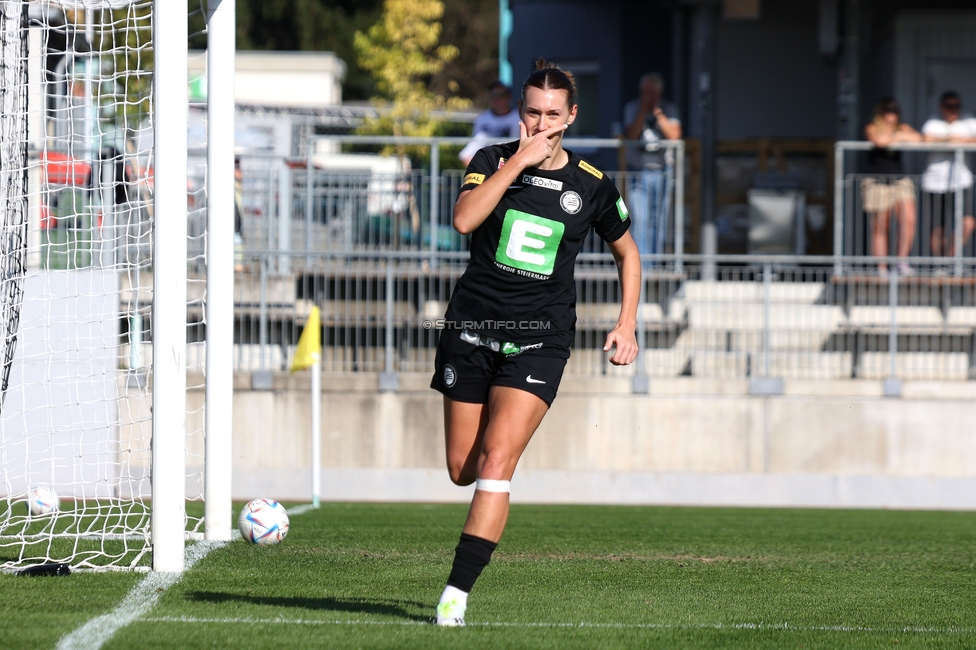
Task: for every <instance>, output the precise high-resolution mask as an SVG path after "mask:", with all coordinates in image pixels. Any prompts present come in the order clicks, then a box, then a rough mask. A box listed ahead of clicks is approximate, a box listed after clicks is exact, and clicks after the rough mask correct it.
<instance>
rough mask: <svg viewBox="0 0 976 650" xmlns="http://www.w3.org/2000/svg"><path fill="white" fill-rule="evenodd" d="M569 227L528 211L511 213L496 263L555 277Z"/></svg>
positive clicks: (509, 213)
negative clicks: (558, 254)
mask: <svg viewBox="0 0 976 650" xmlns="http://www.w3.org/2000/svg"><path fill="white" fill-rule="evenodd" d="M565 229H566V225H565V224H562V223H560V222H558V221H553V220H552V219H545V218H543V217H537V216H535V215H534V214H529V213H527V212H519V211H518V210H508V211H507V212H506V213H505V222H504V223H503V224H502V235H501V239H499V240H498V249H497V250H496V251H495V260H496V261H497V262H499V263H501V264H504V265H506V266H511V267H514V268H516V269H522V270H523V271H531V272H532V273H538V274H539V275H552V269H553V267H554V266H555V265H556V251H557V250H558V249H559V242H560V241H562V239H563V231H564V230H565Z"/></svg>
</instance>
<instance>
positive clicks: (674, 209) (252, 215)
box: [240, 136, 685, 267]
mask: <svg viewBox="0 0 976 650" xmlns="http://www.w3.org/2000/svg"><path fill="white" fill-rule="evenodd" d="M469 141H470V138H456V137H454V138H407V137H404V138H394V137H389V136H318V137H316V138H313V139H312V140H310V141H309V142H308V143H307V146H306V151H313V152H314V151H315V150H316V149H317V148H321V149H324V150H326V151H324V152H320V153H319V154H315V153H313V154H312V155H311V156H306V157H305V158H304V159H302V160H289V159H285V158H282V157H276V156H264V155H249V154H242V155H241V156H240V160H241V171H242V174H243V183H242V190H243V191H242V195H243V198H242V201H241V203H242V204H243V210H242V212H243V226H242V234H243V238H244V242H245V245H246V246H247V248H248V249H258V250H278V251H282V252H283V257H282V258H281V259H280V260H279V263H280V264H285V263H287V261H288V258H289V256H288V254H287V253H288V251H290V250H293V249H301V250H316V251H322V250H329V251H339V252H341V251H362V250H366V251H369V250H393V251H426V252H428V253H430V254H431V256H432V259H433V258H434V257H436V253H438V252H444V251H465V250H467V238H466V237H463V236H461V235H459V234H457V233H456V232H455V231H454V229H453V227H452V225H451V224H452V212H453V206H454V200H455V198H456V196H457V192H458V189H459V188H460V185H461V177H462V176H463V173H464V170H462V169H442V166H441V162H440V161H441V153H440V152H441V149H442V148H444V147H452V146H453V147H456V148H457V147H461V146H463V145H465V144H467V143H468V142H469ZM317 143H321V145H322V146H321V147H317ZM343 144H348V145H358V146H360V147H362V146H385V145H402V146H411V147H426V148H427V149H428V150H429V157H430V168H429V170H415V169H409V168H405V167H404V166H402V165H400V164H399V163H398V161H397V159H396V158H395V157H392V156H391V157H387V158H386V159H385V161H378V159H379V157H378V156H373V157H372V160H373V163H377V162H379V163H380V164H373V165H372V166H371V165H370V164H369V163H370V159H369V157H367V156H363V155H358V156H357V155H356V154H338V155H337V154H336V153H329V150H338V148H339V147H340V146H341V145H343ZM564 144H565V146H566V147H567V148H570V149H574V150H578V151H579V152H580V153H581V154H582V157H584V158H586V157H588V155H589V153H591V152H599V151H601V150H602V151H604V152H609V153H612V154H613V157H614V158H616V157H617V152H618V151H619V150H620V149H621V148H625V147H632V146H638V145H639V143H637V142H629V141H621V140H617V139H585V138H566V139H565V140H564ZM652 148H654V149H659V150H662V151H664V152H665V153H666V160H667V161H668V163H667V168H666V170H665V177H666V185H665V187H664V201H663V204H664V206H665V209H666V212H665V215H664V216H665V219H664V222H663V223H662V224H661V226H660V228H659V231H660V233H662V234H663V233H665V232H666V237H659V238H658V239H657V240H656V241H657V242H659V244H657V245H656V248H655V249H654V250H652V251H647V252H648V253H649V254H660V253H672V254H675V255H677V260H678V261H677V264H678V266H679V267H680V266H681V264H682V259H683V251H684V245H685V244H684V233H685V212H684V203H685V201H684V143H683V142H681V141H664V142H661V143H658V144H655V145H652ZM316 159H318V160H319V161H320V164H317V163H316ZM605 173H606V174H607V175H608V176H609V177H610V178H611V179H612V180H613V181H614V182H615V183H616V185H617V187H618V188H619V189H620V191H621V193H622V194H624V195H625V197H626V195H628V194H630V195H632V197H633V196H637V194H636V192H635V191H634V189H633V188H635V187H638V186H639V185H640V178H641V172H616V171H606V172H605ZM645 196H647V197H648V198H647V199H646V200H647V201H651V200H652V197H650V195H645ZM628 206H629V207H630V209H631V214H632V216H634V217H635V221H637V218H636V216H637V215H641V214H645V215H649V214H652V210H653V209H654V206H652V205H640V206H635V205H631V204H630V203H628ZM647 227H650V226H647ZM584 251H587V252H592V253H598V252H606V248H605V247H604V246H603V244H602V242H600V241H598V240H597V239H596V238H591V240H590V241H588V242H587V244H586V246H585V247H584ZM311 260H312V258H309V260H307V261H309V262H310V261H311Z"/></svg>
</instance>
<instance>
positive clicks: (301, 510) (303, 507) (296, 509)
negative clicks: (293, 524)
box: [287, 503, 317, 517]
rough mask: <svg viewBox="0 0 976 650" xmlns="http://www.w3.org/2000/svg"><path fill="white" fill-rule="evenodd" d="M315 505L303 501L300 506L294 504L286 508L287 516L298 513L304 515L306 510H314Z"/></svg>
mask: <svg viewBox="0 0 976 650" xmlns="http://www.w3.org/2000/svg"><path fill="white" fill-rule="evenodd" d="M316 507H317V506H315V505H314V504H311V503H305V504H302V505H300V506H295V507H294V508H289V509H288V510H287V512H288V516H289V517H297V516H298V515H304V514H305V513H306V512H311V511H312V510H315V509H316Z"/></svg>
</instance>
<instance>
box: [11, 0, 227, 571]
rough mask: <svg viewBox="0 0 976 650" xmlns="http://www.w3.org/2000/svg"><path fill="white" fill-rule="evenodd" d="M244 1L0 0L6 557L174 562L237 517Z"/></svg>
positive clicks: (14, 566)
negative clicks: (197, 70)
mask: <svg viewBox="0 0 976 650" xmlns="http://www.w3.org/2000/svg"><path fill="white" fill-rule="evenodd" d="M188 23H192V24H195V25H202V27H200V28H199V29H200V30H201V31H199V32H196V33H194V34H190V32H189V28H188ZM234 23H235V19H234V2H233V0H0V157H2V161H3V164H2V165H0V169H2V171H0V335H2V338H0V363H3V366H2V367H0V391H2V392H0V473H2V481H0V571H8V572H9V571H18V570H21V569H24V568H27V567H31V566H35V565H38V564H50V563H64V564H68V565H70V566H71V567H72V568H73V569H89V570H149V569H152V570H156V571H165V572H176V571H182V570H183V557H184V545H185V543H186V541H187V540H188V539H202V538H206V539H217V540H227V539H230V537H231V532H232V526H233V516H232V512H231V508H232V506H231V469H230V468H231V455H230V449H231V443H230V441H231V427H232V421H233V414H232V396H233V376H232V349H233V287H234V259H233V223H234V141H233V140H234V126H233V125H234V85H233V78H234V49H235V45H234V39H235V36H234V34H235V25H234ZM204 35H205V36H206V42H207V54H206V56H207V69H208V74H207V79H208V84H209V92H208V94H207V96H208V99H207V106H206V108H207V136H206V156H205V157H203V158H202V159H200V160H196V159H194V161H192V164H195V165H196V167H195V169H196V171H197V172H198V173H197V174H196V175H195V176H192V177H191V175H190V174H188V162H191V161H190V160H189V157H190V154H189V149H188V117H187V114H188V110H190V107H189V99H188V81H189V80H188V74H187V69H188V51H189V50H188V40H189V38H190V37H191V36H192V37H194V38H195V39H196V42H197V43H199V42H200V39H201V37H202V36H204ZM201 146H202V145H201ZM197 158H199V156H197ZM188 223H189V224H190V225H192V226H193V227H192V228H190V227H188ZM188 242H189V245H188ZM188 332H190V333H191V334H192V336H191V337H190V338H188ZM5 360H6V362H4V361H5ZM8 377H9V381H8ZM188 385H190V386H191V387H192V390H188ZM201 501H202V504H201V503H199V502H201ZM188 505H189V507H188Z"/></svg>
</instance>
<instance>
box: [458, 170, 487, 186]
mask: <svg viewBox="0 0 976 650" xmlns="http://www.w3.org/2000/svg"><path fill="white" fill-rule="evenodd" d="M484 182H485V175H484V174H473V173H472V174H466V175H465V177H464V180H462V181H461V185H462V186H463V185H481V184H482V183H484Z"/></svg>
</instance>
